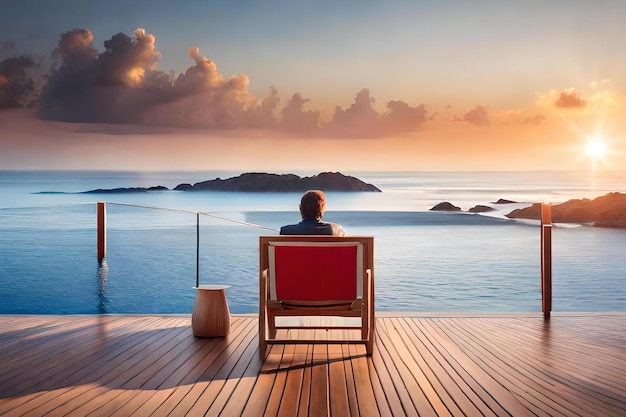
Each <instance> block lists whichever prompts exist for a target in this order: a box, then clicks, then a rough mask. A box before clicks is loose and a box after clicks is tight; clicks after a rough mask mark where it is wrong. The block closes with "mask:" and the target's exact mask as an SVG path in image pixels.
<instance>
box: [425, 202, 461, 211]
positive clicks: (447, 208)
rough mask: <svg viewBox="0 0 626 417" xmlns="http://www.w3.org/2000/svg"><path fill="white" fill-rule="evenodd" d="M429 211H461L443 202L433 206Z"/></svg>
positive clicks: (459, 208)
mask: <svg viewBox="0 0 626 417" xmlns="http://www.w3.org/2000/svg"><path fill="white" fill-rule="evenodd" d="M430 211H461V207H457V206H455V205H454V204H452V203H450V202H448V201H444V202H441V203H439V204H437V205H435V206H434V207H433V208H431V209H430Z"/></svg>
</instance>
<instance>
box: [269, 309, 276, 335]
mask: <svg viewBox="0 0 626 417" xmlns="http://www.w3.org/2000/svg"><path fill="white" fill-rule="evenodd" d="M267 321H268V327H269V330H268V336H269V338H270V339H276V316H275V315H274V314H273V313H272V312H271V311H270V312H268V314H267Z"/></svg>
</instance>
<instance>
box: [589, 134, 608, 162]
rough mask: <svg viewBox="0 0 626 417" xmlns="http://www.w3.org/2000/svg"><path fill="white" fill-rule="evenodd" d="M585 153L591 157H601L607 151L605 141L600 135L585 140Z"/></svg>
mask: <svg viewBox="0 0 626 417" xmlns="http://www.w3.org/2000/svg"><path fill="white" fill-rule="evenodd" d="M586 151H587V155H589V156H591V157H592V158H602V157H603V156H604V155H605V154H606V151H607V148H606V143H605V141H604V140H603V139H602V138H600V137H595V138H591V139H588V140H587V147H586Z"/></svg>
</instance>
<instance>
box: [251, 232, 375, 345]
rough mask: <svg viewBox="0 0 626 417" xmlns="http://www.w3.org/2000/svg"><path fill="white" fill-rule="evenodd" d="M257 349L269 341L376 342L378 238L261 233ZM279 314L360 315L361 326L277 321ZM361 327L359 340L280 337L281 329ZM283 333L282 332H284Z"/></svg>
mask: <svg viewBox="0 0 626 417" xmlns="http://www.w3.org/2000/svg"><path fill="white" fill-rule="evenodd" d="M259 243H260V245H259V246H260V253H259V255H260V256H259V260H260V268H259V271H260V298H259V353H260V355H261V356H263V357H264V356H265V354H266V350H267V344H295V343H304V344H329V343H363V344H365V345H366V351H367V354H368V355H371V354H372V350H373V346H374V238H373V237H371V236H346V237H336V236H321V235H306V236H304V235H302V236H293V235H292V236H261V237H260V242H259ZM279 316H299V317H309V316H334V317H360V321H359V322H360V325H358V326H356V325H348V324H345V325H338V326H335V325H332V326H331V325H328V326H319V325H318V326H315V325H311V324H310V323H298V324H297V325H295V324H290V323H287V324H281V325H280V326H277V325H276V317H279ZM283 329H284V330H288V329H352V330H355V329H360V331H361V332H360V334H361V337H360V338H358V339H357V338H353V339H318V338H316V339H299V338H287V337H285V338H277V337H276V335H277V330H283ZM281 334H282V333H281Z"/></svg>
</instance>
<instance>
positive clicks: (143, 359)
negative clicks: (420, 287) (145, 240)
mask: <svg viewBox="0 0 626 417" xmlns="http://www.w3.org/2000/svg"><path fill="white" fill-rule="evenodd" d="M190 322H191V319H190V317H188V316H126V315H124V316H117V315H112V316H95V315H94V316H11V315H7V316H0V415H7V416H42V415H50V416H86V415H93V416H130V415H137V416H146V415H155V416H165V415H172V416H184V415H190V416H202V415H207V416H218V415H220V416H240V415H244V416H262V415H268V416H318V415H320V416H327V415H333V416H370V415H372V416H378V415H381V416H405V415H406V416H417V415H420V416H515V417H517V416H524V415H537V416H572V415H579V416H615V417H618V416H624V415H626V314H620V313H615V314H612V313H607V314H553V316H552V319H551V320H550V321H544V320H543V317H542V316H541V315H540V314H536V315H511V316H502V315H498V316H495V315H482V316H481V315H476V316H469V315H465V316H463V315H459V316H455V317H446V316H443V315H439V316H436V315H432V316H430V317H424V316H421V317H420V316H416V317H410V316H406V315H405V316H396V317H394V316H393V315H387V316H382V315H380V314H379V315H378V317H377V319H376V328H377V338H376V345H375V348H374V354H373V356H372V357H366V356H365V355H364V346H362V345H316V346H315V347H314V348H312V347H311V346H308V345H286V346H283V345H276V346H273V347H272V350H271V352H270V354H269V356H268V357H267V358H266V359H265V360H262V359H261V358H260V355H258V350H257V346H258V340H257V318H256V317H255V316H233V318H232V326H231V329H232V332H231V334H230V335H229V336H228V337H226V338H217V339H199V338H195V337H194V336H193V335H192V333H191V323H190Z"/></svg>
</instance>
